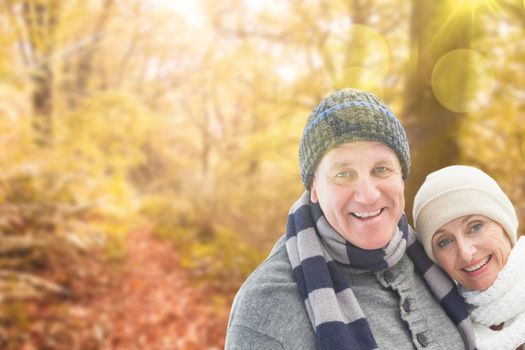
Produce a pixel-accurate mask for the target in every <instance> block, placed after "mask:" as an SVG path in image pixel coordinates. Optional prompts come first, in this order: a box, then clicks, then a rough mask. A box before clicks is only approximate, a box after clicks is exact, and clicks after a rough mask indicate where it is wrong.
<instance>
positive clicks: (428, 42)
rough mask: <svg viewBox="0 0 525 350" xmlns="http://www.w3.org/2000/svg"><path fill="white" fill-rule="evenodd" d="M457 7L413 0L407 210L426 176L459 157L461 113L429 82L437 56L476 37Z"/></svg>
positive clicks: (443, 0)
mask: <svg viewBox="0 0 525 350" xmlns="http://www.w3.org/2000/svg"><path fill="white" fill-rule="evenodd" d="M454 6H455V1H454V0H439V1H436V0H414V1H413V12H412V20H411V29H410V39H411V62H410V71H409V73H408V79H407V85H406V90H405V92H406V98H405V101H406V102H405V103H406V105H405V107H404V112H403V113H402V115H403V116H404V118H405V119H404V124H405V127H406V129H407V134H408V138H409V141H410V147H411V154H412V166H411V170H410V176H409V178H408V182H407V188H406V192H405V195H406V199H407V200H406V203H407V205H406V208H405V210H406V212H407V213H411V212H412V202H413V198H414V195H415V193H416V191H417V189H418V188H419V186H420V185H421V183H422V182H423V181H424V179H425V177H426V175H427V174H428V173H430V172H432V171H434V170H437V169H438V168H441V167H444V166H447V165H451V164H454V163H456V162H457V160H458V156H459V150H458V145H457V130H458V126H459V122H460V117H461V114H458V113H456V112H453V111H450V110H448V109H446V108H445V107H444V106H442V105H441V104H440V103H439V102H438V100H437V99H436V97H435V96H434V94H433V91H432V86H431V75H432V69H433V67H434V65H435V64H436V62H437V61H438V60H439V58H440V57H441V56H442V55H444V54H446V53H447V52H449V51H451V50H454V49H458V48H468V47H469V46H470V42H471V40H472V33H471V32H470V29H471V26H470V23H471V21H470V20H469V19H468V18H465V15H461V14H460V15H458V14H456V13H454ZM467 79H468V77H465V80H464V81H465V85H466V82H467ZM455 90H456V89H455ZM458 90H459V91H461V90H462V89H458ZM408 216H409V217H410V218H411V215H408Z"/></svg>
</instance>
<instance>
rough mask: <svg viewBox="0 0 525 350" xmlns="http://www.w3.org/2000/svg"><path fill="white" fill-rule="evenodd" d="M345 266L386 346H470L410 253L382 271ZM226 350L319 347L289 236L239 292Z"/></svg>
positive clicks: (377, 335) (382, 346)
mask: <svg viewBox="0 0 525 350" xmlns="http://www.w3.org/2000/svg"><path fill="white" fill-rule="evenodd" d="M339 266H340V267H341V271H342V272H343V274H344V275H345V277H346V278H347V279H348V281H349V283H350V285H351V286H352V291H353V292H354V294H355V296H356V298H357V300H358V302H359V304H360V306H361V308H362V310H363V313H364V314H365V316H366V317H367V319H368V322H369V324H370V328H371V330H372V333H373V334H374V338H375V340H376V342H377V344H378V346H379V348H380V349H392V350H394V349H395V350H400V349H446V350H453V349H464V345H463V340H462V338H461V336H460V334H459V332H458V330H457V328H456V326H455V325H454V323H453V322H452V321H451V320H450V319H449V318H448V316H447V315H446V314H445V312H444V311H443V309H442V308H441V307H440V305H439V303H438V302H437V301H436V300H435V299H434V298H433V296H432V295H431V293H430V291H429V289H428V287H427V286H426V284H425V282H424V281H423V279H422V278H421V277H420V276H419V275H418V274H417V272H415V271H414V265H413V264H412V261H411V260H410V259H409V258H408V257H407V256H406V255H405V256H404V257H403V258H402V259H401V260H400V261H399V263H397V264H396V265H394V266H393V267H391V268H389V269H387V270H385V271H381V272H377V273H372V272H365V271H360V270H356V269H354V268H350V267H348V266H345V265H342V264H340V265H339ZM225 349H228V350H229V349H235V350H237V349H250V350H263V349H264V350H270V349H286V350H292V349H294V350H295V349H296V350H309V349H312V350H313V349H315V334H314V330H313V327H312V323H311V322H310V319H309V318H308V314H307V312H306V308H305V304H304V302H303V300H302V299H301V297H300V295H299V291H298V289H297V284H296V283H295V280H294V278H293V275H292V268H291V266H290V262H289V260H288V254H287V252H286V246H285V239H284V237H281V239H280V240H279V241H278V242H277V243H276V245H275V247H274V248H273V249H272V252H271V253H270V256H269V257H268V258H267V259H266V260H265V261H264V262H263V263H262V264H261V265H260V266H259V267H258V268H257V269H256V270H255V271H254V272H253V273H252V274H251V275H250V277H249V278H248V279H247V280H246V282H245V283H244V284H243V286H242V287H241V289H240V290H239V291H238V293H237V295H236V297H235V300H234V302H233V305H232V310H231V314H230V320H229V322H228V329H227V334H226V345H225Z"/></svg>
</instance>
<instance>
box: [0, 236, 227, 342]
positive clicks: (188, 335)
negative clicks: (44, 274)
mask: <svg viewBox="0 0 525 350" xmlns="http://www.w3.org/2000/svg"><path fill="white" fill-rule="evenodd" d="M126 250H127V259H126V260H125V261H124V263H123V264H119V265H118V266H115V265H111V264H103V263H102V264H101V263H100V262H95V263H94V262H91V263H83V264H82V269H83V270H82V271H80V272H81V273H80V275H82V276H84V277H82V278H78V279H76V280H75V282H74V284H73V285H72V286H71V289H72V290H73V294H74V296H73V298H71V299H69V300H52V301H49V300H48V301H46V302H37V303H25V304H23V310H24V312H23V313H24V317H26V318H27V321H28V322H26V323H25V325H24V323H20V324H21V326H19V327H18V328H15V327H12V328H11V330H10V331H9V330H8V331H5V330H4V335H3V336H4V342H0V349H8V350H11V349H16V350H36V349H38V350H42V349H46V350H62V349H64V350H65V349H67V350H139V349H140V350H146V349H147V350H178V349H181V350H194V349H195V350H197V349H199V350H206V349H208V350H212V349H222V348H223V347H224V333H225V329H226V320H227V313H228V310H227V308H228V305H224V303H223V304H222V305H220V306H217V305H215V306H213V305H212V304H211V301H210V300H211V297H210V295H211V293H210V291H207V290H206V289H205V288H204V287H200V288H197V287H195V286H193V285H191V284H190V282H189V278H188V276H187V273H186V272H185V271H184V270H182V269H181V268H180V266H179V264H178V261H177V258H176V252H175V249H174V247H173V246H172V245H170V244H168V243H166V242H163V241H161V240H159V239H156V238H154V237H153V236H152V235H151V234H149V233H148V232H144V231H141V232H136V233H133V234H130V236H129V237H127V239H126ZM17 307H19V306H17ZM15 312H16V313H20V311H19V310H18V309H15ZM0 330H1V326H0ZM0 335H1V334H0ZM6 337H7V338H6ZM0 338H1V337H0ZM5 339H7V342H5ZM0 340H1V339H0ZM2 344H3V346H2Z"/></svg>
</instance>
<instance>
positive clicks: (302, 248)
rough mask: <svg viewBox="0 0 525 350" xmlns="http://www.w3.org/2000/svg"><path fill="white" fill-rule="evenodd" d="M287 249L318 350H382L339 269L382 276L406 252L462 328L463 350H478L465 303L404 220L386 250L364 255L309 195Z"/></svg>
mask: <svg viewBox="0 0 525 350" xmlns="http://www.w3.org/2000/svg"><path fill="white" fill-rule="evenodd" d="M286 250H287V252H288V256H289V259H290V263H291V265H292V268H293V275H294V278H295V281H296V282H297V285H298V288H299V293H300V295H301V297H302V298H303V300H304V302H305V305H306V310H307V312H308V316H309V318H310V321H311V322H312V326H313V328H314V331H315V337H316V347H317V349H330V350H343V349H354V350H355V349H377V348H378V346H377V344H376V341H375V339H374V336H373V335H372V331H371V330H370V326H369V324H368V321H367V319H366V317H365V316H364V314H363V311H362V310H361V307H360V306H359V303H358V301H357V299H356V297H355V295H354V293H353V292H352V289H351V288H350V285H349V283H348V281H346V280H345V279H344V277H343V275H342V273H341V272H340V271H339V268H338V267H337V264H338V263H342V264H345V265H350V266H352V267H356V268H360V269H366V270H369V271H379V270H384V269H386V268H389V267H391V266H393V265H395V264H396V263H397V262H398V261H399V260H400V259H401V258H402V257H403V255H404V254H405V252H406V253H407V255H408V256H409V257H410V259H411V260H412V261H413V263H414V266H415V267H416V270H417V271H418V272H419V273H420V274H421V275H422V276H423V278H424V280H425V281H426V282H427V284H428V285H429V287H430V289H431V290H432V292H433V294H434V296H435V297H436V298H437V300H439V302H440V304H441V306H442V307H443V308H444V310H445V311H446V313H447V314H448V316H449V317H450V318H451V319H452V321H454V323H455V324H456V326H457V327H458V329H459V332H460V333H461V336H462V337H463V341H464V342H465V348H466V349H469V350H470V349H474V333H473V330H472V324H471V322H470V318H468V313H467V309H466V307H465V305H464V303H463V299H462V298H461V296H460V295H459V293H458V292H457V289H456V287H455V285H454V284H453V283H452V282H451V281H450V279H449V278H448V277H447V276H446V275H445V274H444V273H443V272H442V271H441V270H440V269H439V268H438V267H437V266H436V265H434V264H433V263H432V261H431V260H430V259H429V258H428V257H427V256H426V255H425V252H424V250H423V247H422V246H421V244H420V243H419V242H418V241H417V240H416V238H415V235H414V234H413V233H412V232H410V229H409V226H408V223H407V220H406V217H405V215H403V216H402V218H401V220H400V222H399V226H398V229H397V230H396V232H395V233H394V235H393V237H392V239H391V241H390V243H389V244H388V245H387V246H386V247H385V248H383V249H375V250H365V249H361V248H358V247H356V246H354V245H352V244H350V243H349V242H347V241H346V240H345V239H344V238H343V237H342V236H341V235H339V234H338V233H337V232H336V231H335V230H334V229H333V228H332V227H331V226H330V225H329V224H328V222H327V221H326V218H325V217H324V214H323V212H322V210H321V207H320V206H319V204H317V203H311V202H310V193H309V192H305V193H304V194H303V195H302V197H301V198H300V199H299V200H298V201H297V202H296V203H295V204H294V205H293V206H292V209H291V210H290V213H289V215H288V224H287V228H286Z"/></svg>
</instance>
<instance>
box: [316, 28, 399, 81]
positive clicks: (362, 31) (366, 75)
mask: <svg viewBox="0 0 525 350" xmlns="http://www.w3.org/2000/svg"><path fill="white" fill-rule="evenodd" d="M321 54H322V58H323V64H324V68H325V71H326V73H327V75H328V77H329V79H330V81H331V83H332V85H333V86H334V87H335V88H343V87H354V88H359V89H363V90H372V89H373V88H375V87H377V86H378V85H379V84H380V83H381V81H382V79H383V78H384V77H385V75H386V73H387V72H388V68H389V64H390V50H389V48H388V45H387V43H386V40H385V39H384V38H383V36H382V35H381V34H380V33H379V32H378V31H376V30H375V29H372V28H370V27H367V26H364V25H353V26H351V27H350V28H349V30H346V31H340V32H335V33H333V34H331V35H330V36H329V37H328V39H327V40H326V42H325V44H324V45H323V48H322V50H321Z"/></svg>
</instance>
